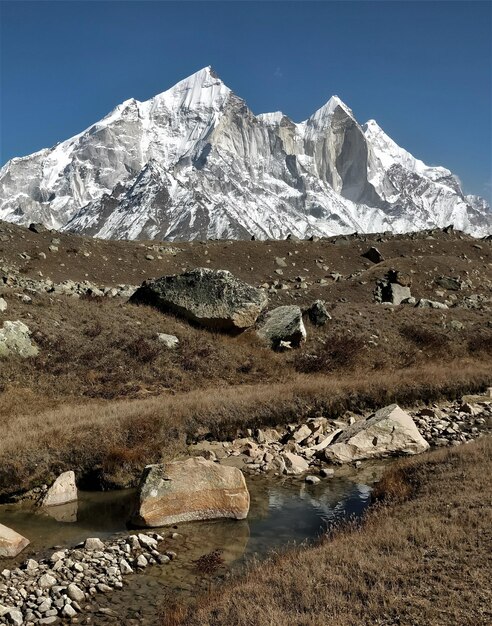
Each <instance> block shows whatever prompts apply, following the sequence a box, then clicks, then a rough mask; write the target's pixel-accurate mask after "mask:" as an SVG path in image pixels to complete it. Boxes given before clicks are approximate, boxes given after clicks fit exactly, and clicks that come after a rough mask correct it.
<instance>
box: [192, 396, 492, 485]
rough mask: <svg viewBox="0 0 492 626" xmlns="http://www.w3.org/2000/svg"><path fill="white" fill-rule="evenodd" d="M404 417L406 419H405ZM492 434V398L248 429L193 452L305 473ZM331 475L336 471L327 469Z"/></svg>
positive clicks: (261, 469) (250, 467) (251, 468)
mask: <svg viewBox="0 0 492 626" xmlns="http://www.w3.org/2000/svg"><path fill="white" fill-rule="evenodd" d="M402 414H403V415H402ZM490 431H492V398H491V399H490V400H486V399H485V397H484V401H483V402H479V403H474V404H472V405H469V404H461V403H455V404H454V405H451V406H447V407H441V408H437V407H436V408H432V409H429V408H425V409H422V410H418V411H411V412H404V411H401V409H399V407H397V406H396V405H391V406H389V407H385V408H384V409H381V410H380V411H378V412H376V413H375V414H374V416H369V417H368V418H364V417H362V416H360V417H359V416H357V419H356V417H354V416H350V417H349V418H348V419H345V420H343V421H341V420H328V419H327V418H325V417H316V418H311V419H309V420H307V421H306V422H304V423H301V424H290V425H288V426H287V427H285V428H283V427H276V428H265V429H259V430H257V431H255V432H254V433H253V432H251V431H248V432H247V433H245V434H246V436H245V437H241V438H239V439H235V440H234V441H224V442H218V441H216V442H210V441H203V442H200V443H198V444H195V445H194V446H192V448H191V451H192V452H193V453H197V454H200V455H203V456H206V457H207V458H209V459H211V460H214V461H217V462H219V463H224V464H234V465H236V466H237V467H241V469H243V470H244V471H246V472H249V473H274V474H285V475H294V476H296V475H302V474H304V473H305V472H307V471H308V470H310V471H311V472H313V470H317V469H318V470H319V473H320V475H321V476H323V475H326V471H327V468H326V467H325V466H326V464H333V463H346V462H357V461H359V460H361V459H367V458H382V457H385V456H389V455H398V454H416V453H419V452H422V451H424V450H425V449H427V448H428V447H429V445H430V446H450V445H457V444H458V443H465V442H467V441H471V440H473V439H476V438H477V437H479V436H480V435H481V434H482V433H486V432H490ZM328 470H329V476H332V475H333V473H334V472H333V470H332V469H331V468H328Z"/></svg>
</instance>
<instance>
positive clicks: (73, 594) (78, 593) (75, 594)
mask: <svg viewBox="0 0 492 626" xmlns="http://www.w3.org/2000/svg"><path fill="white" fill-rule="evenodd" d="M67 596H68V597H69V598H70V600H75V601H76V602H82V601H83V600H84V598H85V593H84V592H83V591H82V589H81V588H80V587H77V585H75V584H74V583H71V584H70V585H68V587H67Z"/></svg>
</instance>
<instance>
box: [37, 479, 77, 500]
mask: <svg viewBox="0 0 492 626" xmlns="http://www.w3.org/2000/svg"><path fill="white" fill-rule="evenodd" d="M75 500H77V487H76V485H75V474H74V472H63V474H60V475H59V476H58V478H57V479H56V480H55V482H54V483H53V484H52V485H51V487H50V488H49V489H48V491H47V493H46V495H45V496H44V498H43V501H42V506H57V505H60V504H67V503H68V502H74V501H75Z"/></svg>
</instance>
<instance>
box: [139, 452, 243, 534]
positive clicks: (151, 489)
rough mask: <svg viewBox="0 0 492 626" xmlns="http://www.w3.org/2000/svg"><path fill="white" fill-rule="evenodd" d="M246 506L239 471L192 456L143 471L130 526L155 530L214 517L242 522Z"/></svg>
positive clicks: (241, 474)
mask: <svg viewBox="0 0 492 626" xmlns="http://www.w3.org/2000/svg"><path fill="white" fill-rule="evenodd" d="M249 503H250V497H249V492H248V489H247V487H246V481H245V480H244V476H243V473H242V472H241V470H239V469H238V468H236V467H227V466H223V465H218V464H217V463H214V462H213V461H207V460H206V459H204V458H202V457H194V458H190V459H187V460H186V461H173V462H172V463H166V464H165V465H164V464H158V465H149V466H147V467H146V468H145V470H144V472H143V475H142V479H141V482H140V487H139V493H138V503H137V509H136V512H135V514H134V516H133V523H135V524H136V525H137V526H144V527H156V526H167V525H170V524H177V523H179V522H190V521H195V520H207V519H216V518H231V519H245V518H246V516H247V515H248V511H249Z"/></svg>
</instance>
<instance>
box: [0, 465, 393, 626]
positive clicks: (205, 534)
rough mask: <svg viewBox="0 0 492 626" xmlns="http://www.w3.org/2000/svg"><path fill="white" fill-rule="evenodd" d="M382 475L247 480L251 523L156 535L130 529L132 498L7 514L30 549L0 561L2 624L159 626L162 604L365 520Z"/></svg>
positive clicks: (3, 516) (2, 519)
mask: <svg viewBox="0 0 492 626" xmlns="http://www.w3.org/2000/svg"><path fill="white" fill-rule="evenodd" d="M382 470H383V465H381V463H369V464H365V466H364V467H361V468H359V469H358V470H356V469H355V468H348V467H347V468H346V469H345V471H344V472H343V473H344V475H343V476H339V477H337V478H333V479H330V480H326V481H324V482H323V483H322V484H317V485H308V484H306V483H305V482H304V481H303V480H302V479H298V478H284V479H282V480H275V481H272V480H270V479H267V478H265V477H262V476H259V477H250V478H249V479H248V489H249V492H250V494H251V509H250V514H249V516H248V519H247V520H240V521H234V520H217V521H209V522H193V523H187V524H179V525H177V526H175V527H167V528H162V529H153V530H152V531H149V530H147V531H137V530H135V531H131V532H129V530H128V529H127V528H126V522H127V519H128V513H129V511H130V510H131V503H132V501H133V496H134V492H133V491H131V490H128V491H125V492H119V493H114V492H112V493H111V492H110V493H106V494H104V493H84V492H79V501H78V503H70V504H69V505H65V506H63V507H53V508H52V509H50V510H49V512H47V510H33V509H32V508H31V507H30V506H28V505H27V504H26V503H23V504H22V505H19V504H16V505H2V506H0V523H3V524H6V525H9V526H11V527H15V528H16V530H18V531H19V532H21V533H22V534H23V535H25V536H27V537H29V539H30V540H31V544H30V545H29V546H28V548H26V550H25V551H24V552H23V553H22V555H19V556H18V557H16V558H15V559H0V568H1V569H0V623H2V624H33V625H34V624H51V623H60V622H61V623H63V622H72V621H74V620H76V621H78V622H79V623H95V624H100V623H106V622H108V623H109V622H111V623H118V622H119V623H125V624H132V623H134V624H153V623H157V617H156V615H157V611H158V610H161V608H162V605H163V597H164V596H165V595H166V594H171V595H176V594H178V595H180V596H182V597H187V598H190V599H191V598H192V597H194V596H195V595H196V594H197V593H198V592H199V591H206V589H207V588H208V586H209V585H210V583H211V582H212V581H216V580H217V579H220V578H223V577H227V576H231V575H233V574H234V573H235V572H236V571H240V570H241V568H242V567H243V566H244V564H245V563H246V562H247V561H248V560H249V559H251V558H253V557H260V558H261V557H262V556H265V555H266V554H267V553H268V552H269V551H271V550H276V549H282V548H284V547H285V546H287V545H289V544H292V542H301V541H305V540H313V539H315V538H316V537H318V536H319V534H320V533H322V532H323V531H324V530H325V529H326V528H327V527H328V526H330V525H331V524H333V523H336V522H338V521H341V520H344V519H347V518H349V517H352V516H359V515H360V514H361V513H362V512H363V511H364V510H365V508H366V507H367V506H368V504H369V502H370V492H371V485H372V484H373V483H374V482H375V481H376V480H377V479H378V478H379V477H380V475H381V472H382ZM70 507H71V509H70ZM56 509H58V510H56ZM70 511H71V512H70ZM57 518H58V519H57ZM59 520H66V521H59ZM69 520H71V521H69ZM87 538H89V540H88V541H85V539H87ZM83 539H84V541H82V540H83ZM164 609H165V607H164Z"/></svg>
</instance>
